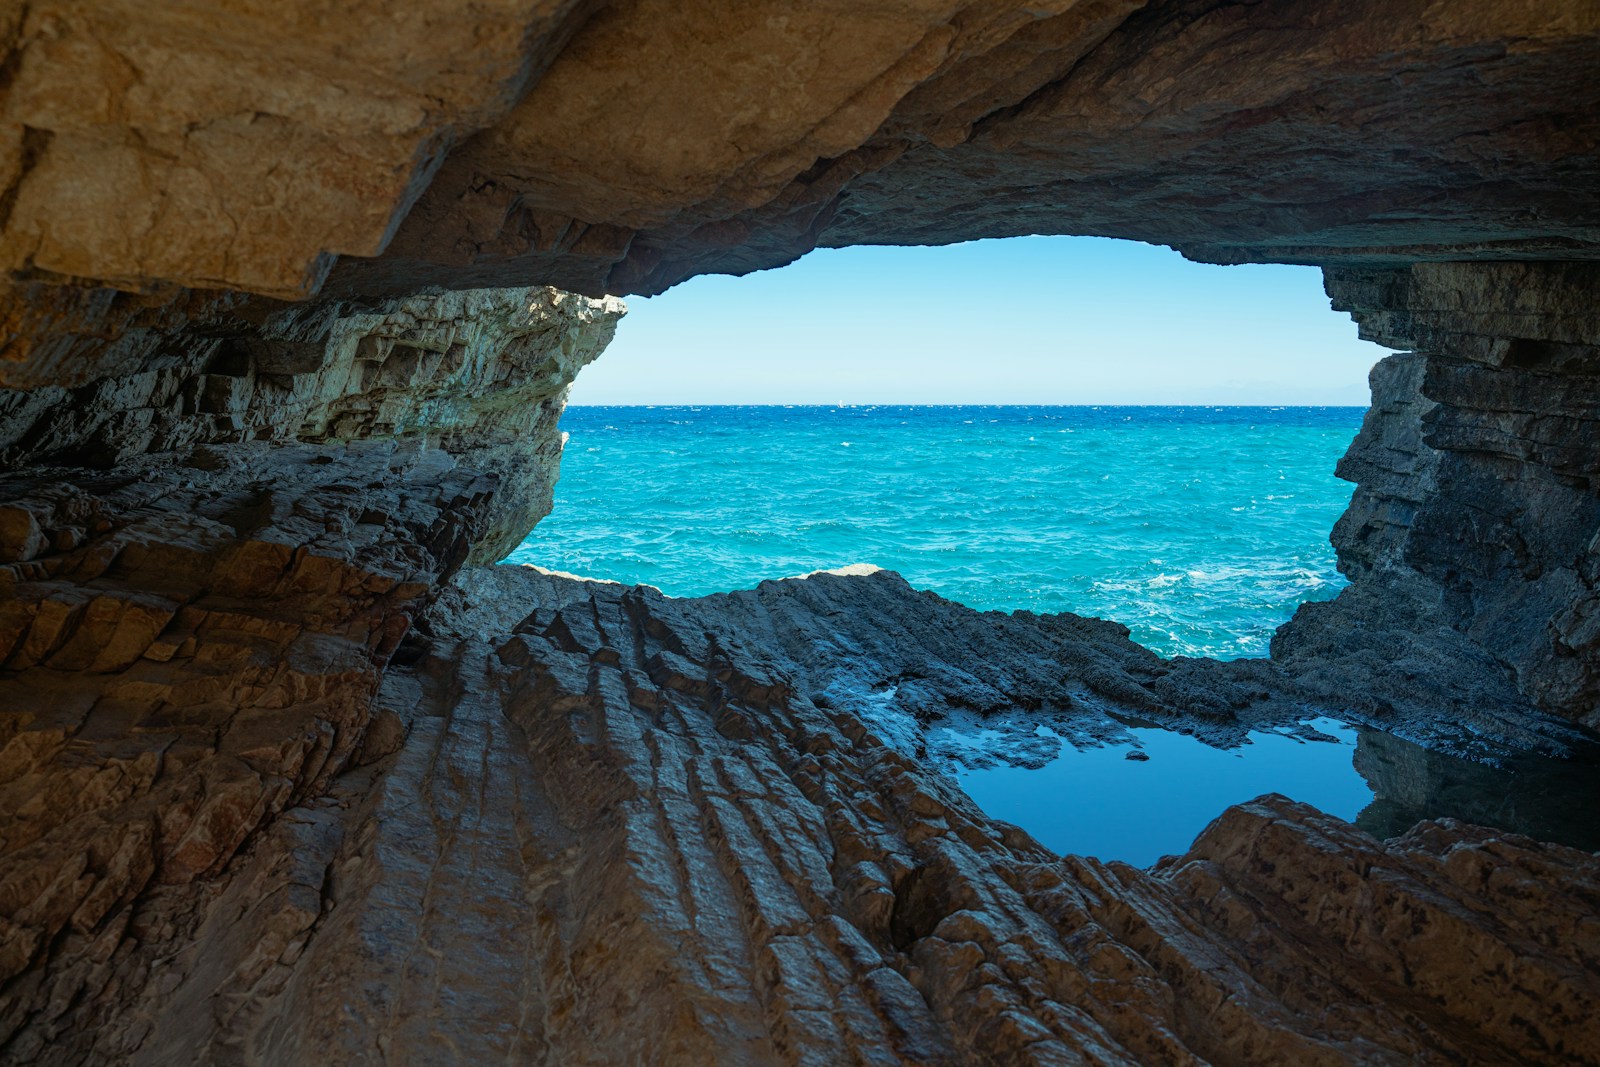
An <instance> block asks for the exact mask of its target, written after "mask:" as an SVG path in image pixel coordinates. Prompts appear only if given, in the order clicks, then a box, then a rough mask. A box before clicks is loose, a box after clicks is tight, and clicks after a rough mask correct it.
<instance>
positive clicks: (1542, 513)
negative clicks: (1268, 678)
mask: <svg viewBox="0 0 1600 1067" xmlns="http://www.w3.org/2000/svg"><path fill="white" fill-rule="evenodd" d="M1328 291H1329V294H1330V295H1331V296H1332V297H1333V300H1334V303H1335V305H1336V306H1338V307H1340V308H1342V309H1345V310H1348V311H1350V312H1351V313H1352V314H1353V315H1354V316H1355V318H1356V320H1357V321H1358V322H1359V323H1360V324H1361V329H1362V334H1363V336H1366V337H1368V338H1369V339H1371V340H1375V341H1378V342H1379V343H1381V344H1385V345H1388V346H1390V347H1394V348H1408V349H1412V350H1413V351H1412V353H1410V354H1407V355H1402V356H1396V357H1392V358H1391V359H1389V360H1387V361H1385V362H1384V363H1382V364H1380V365H1379V366H1378V368H1377V369H1376V370H1375V371H1374V373H1373V379H1372V384H1373V407H1372V410H1371V411H1370V412H1369V414H1368V416H1367V419H1366V422H1365V424H1364V426H1363V427H1362V431H1361V434H1360V436H1359V437H1358V438H1357V440H1356V442H1355V443H1354V445H1353V446H1352V447H1351V450H1350V453H1349V454H1348V455H1347V456H1346V457H1345V459H1344V460H1343V461H1342V463H1341V465H1340V468H1339V474H1340V476H1341V477H1344V478H1347V479H1349V480H1351V481H1354V482H1356V483H1357V489H1356V493H1355V497H1354V499H1353V500H1352V501H1351V505H1350V510H1349V511H1348V512H1347V513H1346V514H1345V515H1344V517H1343V518H1341V519H1340V521H1339V524H1338V525H1337V526H1336V527H1335V529H1334V534H1333V542H1334V545H1335V547H1336V549H1337V550H1338V553H1339V562H1340V568H1341V569H1342V570H1343V571H1344V572H1345V573H1346V574H1347V575H1348V576H1349V577H1350V578H1351V579H1352V580H1353V581H1354V583H1355V584H1354V586H1353V587H1351V589H1349V590H1347V591H1346V592H1345V593H1343V594H1341V596H1340V597H1339V599H1338V600H1337V601H1335V602H1334V603H1333V604H1329V605H1308V606H1307V607H1306V608H1304V609H1302V611H1301V613H1300V615H1299V616H1297V617H1296V619H1295V622H1294V623H1293V624H1291V625H1290V626H1289V627H1287V628H1286V629H1285V630H1284V631H1283V632H1282V633H1281V634H1280V635H1279V637H1278V639H1277V640H1276V641H1275V642H1274V646H1273V652H1274V655H1275V656H1278V657H1284V658H1288V659H1290V660H1293V661H1298V660H1300V659H1303V658H1305V657H1306V656H1320V657H1324V658H1333V657H1334V655H1335V653H1334V652H1333V649H1332V646H1333V645H1334V644H1336V643H1338V642H1340V641H1344V642H1345V644H1346V645H1347V647H1348V646H1349V645H1350V644H1352V643H1354V644H1363V643H1366V641H1367V640H1368V638H1363V637H1357V638H1356V639H1355V641H1354V642H1351V641H1350V640H1349V638H1348V637H1344V638H1341V637H1339V636H1337V635H1340V634H1343V635H1350V634H1362V633H1363V631H1365V632H1366V634H1368V635H1374V636H1375V635H1376V634H1377V633H1384V634H1386V636H1385V637H1383V638H1381V639H1377V640H1378V641H1379V642H1381V643H1388V644H1389V645H1390V647H1391V649H1393V648H1396V647H1405V646H1406V645H1410V646H1417V645H1427V646H1433V647H1435V648H1441V647H1445V646H1449V647H1450V648H1451V649H1452V654H1453V655H1455V656H1459V657H1465V658H1478V659H1481V658H1482V654H1483V651H1487V652H1488V653H1489V654H1490V655H1492V657H1493V658H1494V659H1495V660H1496V661H1498V663H1499V664H1501V665H1502V666H1501V669H1502V670H1503V671H1504V672H1505V673H1506V674H1507V676H1508V677H1509V678H1510V679H1511V680H1512V681H1513V682H1514V684H1515V686H1516V688H1517V690H1518V691H1519V692H1520V693H1521V695H1522V696H1523V698H1525V699H1526V700H1527V701H1529V702H1531V703H1533V704H1535V705H1538V706H1539V707H1542V708H1545V709H1547V710H1550V711H1553V712H1556V713H1558V714H1561V715H1563V716H1566V717H1569V718H1572V719H1576V720H1578V721H1580V722H1583V723H1586V724H1587V725H1590V726H1596V725H1600V710H1597V709H1600V475H1597V472H1600V409H1597V407H1596V400H1597V398H1600V314H1597V312H1596V307H1595V300H1594V294H1595V293H1596V292H1597V291H1600V271H1597V270H1596V269H1595V268H1594V267H1592V266H1590V265H1588V264H1573V263H1540V264H1419V265H1416V266H1413V267H1409V268H1405V269H1400V270H1384V271H1371V270H1361V271H1357V270H1330V271H1329V272H1328ZM1441 631H1442V632H1443V633H1441ZM1419 638H1420V640H1419ZM1463 639H1464V640H1463ZM1386 659H1392V653H1391V654H1390V656H1389V657H1386Z"/></svg>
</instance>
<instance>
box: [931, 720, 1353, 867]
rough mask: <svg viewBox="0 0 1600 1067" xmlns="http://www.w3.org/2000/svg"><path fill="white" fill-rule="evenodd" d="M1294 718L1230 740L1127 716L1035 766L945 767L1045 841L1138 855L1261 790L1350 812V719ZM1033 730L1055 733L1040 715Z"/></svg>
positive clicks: (1179, 847) (1166, 845)
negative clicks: (1228, 743) (1125, 723)
mask: <svg viewBox="0 0 1600 1067" xmlns="http://www.w3.org/2000/svg"><path fill="white" fill-rule="evenodd" d="M1305 725H1306V726H1309V727H1311V728H1312V729H1311V730H1308V731H1306V735H1307V736H1303V737H1301V736H1293V735H1291V734H1289V733H1286V732H1253V733H1252V734H1251V735H1250V743H1249V744H1246V745H1243V746H1241V747H1239V748H1234V749H1220V748H1213V747H1212V746H1210V745H1207V744H1205V743H1204V742H1202V741H1199V740H1196V739H1195V738H1193V737H1189V736H1188V735H1186V734H1180V733H1174V732H1172V731H1170V730H1163V729H1158V728H1145V727H1137V726H1135V727H1130V728H1129V729H1128V731H1127V734H1128V736H1129V740H1128V741H1126V742H1124V743H1118V744H1108V745H1104V746H1101V747H1098V748H1085V749H1077V748H1074V747H1073V746H1072V745H1070V744H1066V743H1062V745H1061V753H1060V754H1059V755H1058V756H1057V757H1056V758H1055V759H1054V760H1051V761H1050V762H1048V763H1046V764H1044V765H1043V766H1041V767H1037V768H1027V767H1013V766H999V767H983V768H962V769H961V770H959V771H958V773H957V777H958V779H959V780H960V782H961V785H962V788H964V789H965V790H966V792H967V795H968V796H970V797H972V799H973V800H975V801H976V802H977V803H978V806H979V807H981V808H983V810H984V811H986V812H988V813H989V814H990V815H991V816H993V817H995V818H997V819H1003V820H1005V821H1006V822H1011V823H1016V824H1017V825H1018V826H1021V827H1022V828H1023V829H1025V830H1027V831H1028V832H1029V833H1031V834H1032V835H1033V836H1034V837H1035V838H1036V839H1037V840H1038V841H1039V843H1040V844H1042V845H1044V846H1045V847H1046V848H1049V849H1052V850H1053V851H1056V852H1062V853H1067V852H1072V853H1078V854H1082V855H1089V856H1096V857H1099V858H1100V859H1118V860H1123V861H1124V862H1127V863H1132V864H1136V865H1138V866H1141V867H1142V866H1147V865H1149V864H1151V863H1154V862H1155V861H1156V860H1157V859H1159V858H1161V857H1162V856H1164V855H1167V854H1169V853H1180V852H1183V851H1185V850H1187V849H1188V847H1189V845H1190V843H1191V842H1193V841H1194V838H1195V835H1196V834H1198V833H1199V832H1200V831H1201V830H1203V829H1204V828H1205V826H1206V824H1207V823H1209V822H1211V820H1212V819H1215V818H1216V817H1217V816H1218V815H1219V814H1221V813H1222V811H1223V809H1224V808H1227V807H1229V806H1230V805H1233V804H1238V803H1241V802H1243V801H1247V800H1252V799H1254V798H1255V797H1258V796H1260V795H1261V794H1263V793H1282V794H1284V795H1286V796H1288V797H1291V798H1292V799H1294V800H1299V801H1303V802H1304V803H1307V804H1311V805H1313V806H1315V807H1318V808H1321V809H1322V810H1323V811H1325V812H1327V813H1329V814H1330V815H1337V816H1339V817H1340V818H1342V819H1349V820H1352V821H1353V820H1355V818H1356V816H1357V815H1358V814H1359V813H1360V812H1361V811H1362V810H1363V809H1364V808H1366V807H1367V806H1368V805H1369V804H1371V802H1372V800H1373V791H1372V789H1371V787H1370V786H1368V784H1367V780H1366V779H1365V778H1363V777H1362V776H1361V774H1360V772H1359V771H1357V770H1356V768H1355V766H1354V761H1353V757H1354V755H1355V749H1356V743H1357V739H1358V732H1357V730H1356V729H1354V728H1352V727H1350V726H1347V725H1345V724H1344V723H1341V722H1338V721H1336V720H1334V719H1328V718H1318V719H1312V720H1310V721H1308V722H1307V723H1306V724H1305ZM1035 732H1036V733H1037V734H1039V735H1040V736H1044V737H1052V738H1053V737H1057V736H1058V735H1056V734H1055V733H1054V731H1052V730H1051V729H1050V728H1049V727H1047V726H1040V727H1038V729H1037V730H1036V731H1035ZM950 740H956V738H954V737H951V738H950Z"/></svg>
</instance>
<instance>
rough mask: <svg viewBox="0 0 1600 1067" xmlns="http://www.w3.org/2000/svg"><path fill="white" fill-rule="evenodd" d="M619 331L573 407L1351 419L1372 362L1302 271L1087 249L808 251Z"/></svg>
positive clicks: (1120, 246) (1126, 249) (1312, 276)
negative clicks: (1064, 411) (1081, 411)
mask: <svg viewBox="0 0 1600 1067" xmlns="http://www.w3.org/2000/svg"><path fill="white" fill-rule="evenodd" d="M628 306H629V314H628V316H627V317H626V318H625V319H623V320H622V323H621V325H620V326H619V327H618V330H617V339H616V341H614V342H613V343H612V346H611V348H609V349H608V350H607V351H606V352H605V354H604V355H602V356H601V357H600V360H599V362H598V363H595V364H594V365H592V366H590V367H588V368H587V369H585V370H584V371H583V372H582V374H580V375H579V377H578V381H577V384H576V385H575V386H574V387H573V390H572V403H575V404H835V403H854V404H861V403H880V404H881V403H900V404H1360V405H1364V404H1366V403H1367V400H1368V396H1367V385H1366V381H1367V372H1368V370H1370V369H1371V367H1372V364H1373V363H1374V362H1376V361H1377V360H1378V359H1381V358H1382V357H1383V355H1384V354H1385V350H1384V349H1382V348H1379V347H1378V346H1377V345H1374V344H1370V343H1368V342H1365V341H1361V340H1359V339H1358V338H1357V337H1356V327H1355V324H1354V323H1353V322H1351V321H1350V318H1349V316H1347V315H1344V314H1343V313H1339V312H1335V311H1332V310H1330V309H1329V307H1328V298H1327V297H1326V296H1325V295H1324V294H1323V292H1322V274H1321V272H1320V271H1319V270H1317V269H1316V268H1314V267H1285V266H1243V267H1215V266H1208V265H1205V264H1200V263H1191V262H1189V261H1187V260H1185V259H1184V258H1183V257H1182V256H1179V255H1178V254H1177V253H1176V252H1173V251H1172V250H1170V249H1167V248H1160V247H1156V246H1152V245H1143V244H1137V243H1135V242H1131V241H1112V240H1107V239H1105V238H1097V237H1019V238H1010V239H1006V240H991V241H973V242H970V243H967V244H962V245H949V246H945V247H940V248H899V247H893V248H849V249H822V250H819V251H816V252H813V253H811V254H810V255H808V256H806V257H804V258H803V259H801V260H799V261H798V262H796V263H792V264H790V265H789V266H787V267H782V268H779V269H777V270H769V271H762V272H760V273H757V274H751V275H748V276H746V277H743V278H730V277H726V276H721V275H708V276H705V277H700V278H695V279H692V280H690V281H688V282H685V283H684V284H682V285H680V286H678V287H677V288H675V289H672V290H669V291H668V292H666V293H664V294H662V295H661V296H658V297H652V298H650V299H641V298H638V297H633V298H630V299H629V300H628Z"/></svg>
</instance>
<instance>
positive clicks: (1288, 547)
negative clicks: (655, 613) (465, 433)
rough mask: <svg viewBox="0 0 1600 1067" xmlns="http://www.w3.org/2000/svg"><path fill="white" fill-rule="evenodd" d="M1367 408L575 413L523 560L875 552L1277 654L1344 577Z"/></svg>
mask: <svg viewBox="0 0 1600 1067" xmlns="http://www.w3.org/2000/svg"><path fill="white" fill-rule="evenodd" d="M1361 415H1362V409H1360V408H1172V407H893V406H876V407H869V406H861V407H757V406H747V407H574V408H569V409H568V410H567V412H566V414H565V415H564V416H563V418H562V428H563V429H565V430H566V431H568V433H570V435H571V437H570V440H569V441H568V444H567V448H566V453H565V457H564V459H563V461H562V476H561V481H560V482H559V483H558V485H557V486H556V507H555V511H554V513H553V514H552V515H551V516H550V517H549V518H547V519H545V520H544V522H542V523H540V524H539V526H538V527H537V528H536V529H535V530H534V531H533V533H532V534H531V535H530V537H529V538H528V540H527V541H526V542H525V543H524V544H523V545H522V546H521V547H520V548H518V549H517V550H516V552H514V553H513V554H512V555H511V556H510V561H511V562H516V563H536V564H538V565H540V566H543V567H549V568H553V569H556V570H563V571H569V572H572V573H576V574H581V575H585V576H588V577H595V578H611V579H615V580H617V581H623V582H630V583H645V584H649V585H654V586H658V587H659V588H660V589H661V590H662V591H663V592H665V593H668V594H670V595H674V596H699V595H703V594H706V593H713V592H725V591H727V590H730V589H738V588H745V587H749V586H752V585H754V584H755V583H756V582H759V581H761V580H762V579H765V578H777V577H784V576H786V575H793V574H802V573H806V572H808V571H812V570H818V569H823V568H828V567H836V566H839V565H841V564H846V563H858V562H864V563H875V564H877V565H879V566H882V567H887V568H889V569H891V570H896V571H899V572H900V573H901V574H903V575H905V577H906V578H907V580H909V581H910V582H911V583H912V584H913V585H916V586H919V587H922V588H927V589H932V590H934V591H936V592H938V593H940V594H942V595H944V596H946V597H949V598H950V599H952V600H957V601H960V602H961V603H963V604H967V605H970V606H972V607H975V608H983V609H989V608H998V609H1004V610H1012V609H1017V608H1026V609H1029V610H1031V611H1037V612H1055V611H1074V612H1077V613H1079V614H1084V615H1100V616H1105V617H1109V618H1114V619H1116V620H1117V621H1119V622H1122V623H1124V624H1126V625H1127V626H1128V627H1130V628H1131V629H1132V630H1133V635H1134V638H1135V639H1136V640H1139V641H1142V642H1143V643H1145V644H1147V645H1149V646H1150V647H1151V648H1153V649H1155V650H1156V651H1158V652H1161V653H1163V654H1167V655H1176V654H1183V655H1206V656H1215V657H1222V658H1232V657H1237V656H1257V655H1264V654H1265V653H1266V650H1267V642H1268V640H1269V639H1270V637H1271V635H1272V631H1273V630H1274V629H1275V628H1276V627H1277V626H1278V625H1279V624H1280V623H1282V622H1283V621H1284V620H1286V619H1287V618H1288V617H1289V616H1290V615H1291V614H1293V612H1294V609H1295V608H1296V607H1297V606H1298V605H1299V604H1301V603H1302V602H1304V601H1307V600H1321V599H1327V598H1329V597H1332V596H1333V595H1334V594H1335V593H1337V592H1338V590H1339V589H1340V588H1341V587H1342V586H1343V584H1344V580H1343V579H1342V578H1341V577H1340V575H1339V574H1338V572H1337V571H1336V570H1335V568H1334V558H1333V550H1332V548H1331V547H1330V546H1329V544H1328V531H1329V530H1330V529H1331V528H1332V526H1333V523H1334V520H1335V519H1337V518H1338V516H1339V514H1340V513H1341V512H1342V511H1343V510H1344V507H1345V505H1346V504H1347V503H1348V501H1349V498H1350V486H1349V485H1348V484H1346V483H1344V482H1340V481H1338V480H1337V479H1335V478H1334V476H1333V467H1334V463H1335V462H1336V461H1337V460H1338V458H1339V456H1340V455H1341V454H1343V452H1344V450H1345V449H1346V448H1347V447H1348V446H1349V443H1350V439H1351V438H1352V437H1353V436H1354V434H1355V432H1356V430H1357V429H1358V428H1359V427H1360V423H1361Z"/></svg>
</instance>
